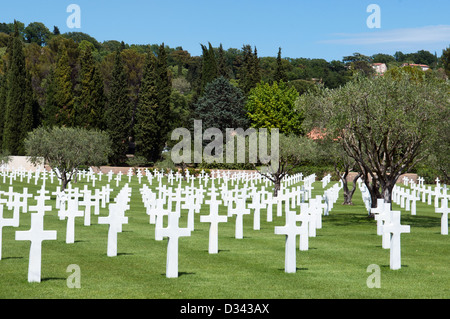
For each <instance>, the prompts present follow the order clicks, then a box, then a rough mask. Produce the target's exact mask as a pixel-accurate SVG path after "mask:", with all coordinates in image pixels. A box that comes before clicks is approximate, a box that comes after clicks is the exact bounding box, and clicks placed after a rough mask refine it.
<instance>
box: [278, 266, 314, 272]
mask: <svg viewBox="0 0 450 319" xmlns="http://www.w3.org/2000/svg"><path fill="white" fill-rule="evenodd" d="M277 270H279V271H283V272H284V270H285V269H284V268H278V269H277ZM302 270H308V268H304V267H300V268H299V267H296V268H295V271H302Z"/></svg>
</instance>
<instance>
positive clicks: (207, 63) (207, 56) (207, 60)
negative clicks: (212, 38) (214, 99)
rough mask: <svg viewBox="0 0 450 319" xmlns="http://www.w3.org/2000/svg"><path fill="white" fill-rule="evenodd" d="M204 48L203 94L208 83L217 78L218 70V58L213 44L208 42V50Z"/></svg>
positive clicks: (203, 46)
mask: <svg viewBox="0 0 450 319" xmlns="http://www.w3.org/2000/svg"><path fill="white" fill-rule="evenodd" d="M201 46H202V52H203V56H202V58H203V60H202V93H203V91H204V90H205V87H206V85H207V84H208V83H210V82H211V81H213V80H214V79H216V78H217V74H218V69H217V62H216V56H215V53H214V49H213V47H212V45H211V43H209V42H208V46H209V47H208V48H207V47H206V46H205V45H203V44H202V45H201Z"/></svg>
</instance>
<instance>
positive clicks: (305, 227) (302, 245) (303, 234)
mask: <svg viewBox="0 0 450 319" xmlns="http://www.w3.org/2000/svg"><path fill="white" fill-rule="evenodd" d="M308 210H309V209H308V203H300V215H296V216H295V218H296V220H297V221H300V222H302V225H301V227H300V233H299V235H300V239H299V246H298V249H299V250H303V251H306V250H308V248H309V223H310V222H311V221H312V220H313V219H314V218H315V217H314V216H313V215H310V214H309V212H308Z"/></svg>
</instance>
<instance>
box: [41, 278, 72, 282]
mask: <svg viewBox="0 0 450 319" xmlns="http://www.w3.org/2000/svg"><path fill="white" fill-rule="evenodd" d="M50 280H67V278H61V277H46V278H42V279H41V281H50Z"/></svg>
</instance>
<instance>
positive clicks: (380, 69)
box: [372, 63, 387, 75]
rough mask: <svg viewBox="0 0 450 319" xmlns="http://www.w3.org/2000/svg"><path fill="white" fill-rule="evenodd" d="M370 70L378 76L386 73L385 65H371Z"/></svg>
mask: <svg viewBox="0 0 450 319" xmlns="http://www.w3.org/2000/svg"><path fill="white" fill-rule="evenodd" d="M372 68H373V69H374V70H375V72H376V73H377V74H378V75H383V74H384V72H386V71H387V66H386V63H372Z"/></svg>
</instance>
